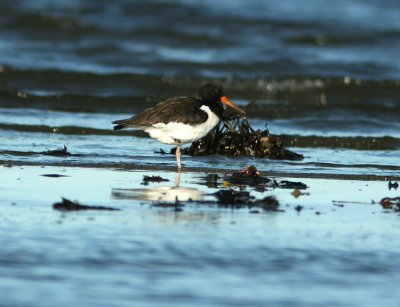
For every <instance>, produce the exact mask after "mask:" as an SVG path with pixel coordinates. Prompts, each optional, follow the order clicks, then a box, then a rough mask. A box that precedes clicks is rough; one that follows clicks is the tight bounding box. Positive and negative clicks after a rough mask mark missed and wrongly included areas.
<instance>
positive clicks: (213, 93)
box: [199, 83, 224, 102]
mask: <svg viewBox="0 0 400 307" xmlns="http://www.w3.org/2000/svg"><path fill="white" fill-rule="evenodd" d="M199 96H200V97H201V98H202V99H203V100H204V101H207V102H216V101H221V97H223V96H224V89H223V87H222V86H221V85H218V84H215V83H207V84H204V85H203V86H202V87H201V88H200V90H199Z"/></svg>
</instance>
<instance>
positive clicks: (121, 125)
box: [112, 119, 129, 130]
mask: <svg viewBox="0 0 400 307" xmlns="http://www.w3.org/2000/svg"><path fill="white" fill-rule="evenodd" d="M112 123H113V124H114V125H115V126H114V130H121V129H124V128H126V127H128V126H129V124H128V120H127V119H121V120H115V121H113V122H112Z"/></svg>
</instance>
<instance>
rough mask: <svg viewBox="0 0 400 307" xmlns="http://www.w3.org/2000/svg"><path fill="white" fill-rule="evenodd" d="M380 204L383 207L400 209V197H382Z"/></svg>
mask: <svg viewBox="0 0 400 307" xmlns="http://www.w3.org/2000/svg"><path fill="white" fill-rule="evenodd" d="M380 204H381V206H382V208H383V209H393V210H394V211H400V197H393V198H391V197H385V198H382V200H381V201H380Z"/></svg>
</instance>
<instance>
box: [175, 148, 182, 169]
mask: <svg viewBox="0 0 400 307" xmlns="http://www.w3.org/2000/svg"><path fill="white" fill-rule="evenodd" d="M176 162H177V163H178V171H181V169H182V164H181V146H179V145H178V146H176Z"/></svg>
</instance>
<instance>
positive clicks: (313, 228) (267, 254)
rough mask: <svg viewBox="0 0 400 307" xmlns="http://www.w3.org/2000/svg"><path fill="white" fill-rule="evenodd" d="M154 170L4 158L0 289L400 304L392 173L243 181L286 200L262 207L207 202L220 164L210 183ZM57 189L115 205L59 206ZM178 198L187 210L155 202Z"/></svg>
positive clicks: (18, 301)
mask: <svg viewBox="0 0 400 307" xmlns="http://www.w3.org/2000/svg"><path fill="white" fill-rule="evenodd" d="M45 174H60V175H63V177H58V178H55V177H48V176H43V175H45ZM146 174H151V172H149V171H126V170H113V169H92V168H74V167H66V168H64V167H50V166H47V167H36V166H34V167H32V166H24V167H11V168H9V167H4V168H3V169H2V177H3V176H4V177H3V178H7V181H6V182H5V183H4V182H3V183H2V187H1V195H2V197H1V203H2V212H1V215H0V229H1V232H2V233H3V234H7V235H4V236H2V238H1V240H0V241H1V245H2V249H1V252H0V262H1V263H2V267H1V269H0V271H1V276H2V278H1V283H0V287H1V288H2V289H3V293H4V294H3V296H2V301H3V302H12V303H13V304H15V305H36V304H37V298H38V297H40V296H42V295H45V297H46V301H45V302H40V305H42V306H54V305H61V306H70V305H77V304H85V305H89V306H93V305H97V304H100V305H121V306H129V305H131V304H132V302H134V303H135V304H138V305H144V306H146V305H153V304H155V305H162V306H174V305H176V304H180V305H192V304H195V305H211V306H213V305H243V304H244V305H248V304H250V305H254V306H263V305H265V302H269V303H270V304H272V305H289V304H294V305H297V306H320V305H336V306H348V304H349V301H351V304H352V305H355V306H376V305H381V304H384V305H385V306H396V304H397V302H398V298H399V297H398V294H397V291H396V289H397V284H398V282H399V273H400V268H399V266H398V264H397V261H396V258H397V256H398V237H399V234H400V220H399V218H400V216H399V213H398V212H394V211H393V210H391V209H386V210H385V209H383V208H382V207H381V206H380V205H379V201H380V200H381V199H382V198H383V197H386V196H391V197H394V196H396V195H398V192H397V191H395V190H391V191H389V189H388V185H387V182H383V181H362V180H355V181H351V180H333V179H307V178H302V179H301V181H302V182H303V183H305V184H307V186H309V188H308V189H306V190H302V193H303V194H302V195H296V194H295V193H293V189H279V188H277V189H269V188H267V189H266V190H265V191H257V189H256V188H252V187H242V188H243V189H244V190H246V191H249V192H250V194H251V195H253V196H254V197H256V198H262V197H265V196H266V195H269V196H274V197H275V198H276V199H277V200H279V202H280V206H279V209H280V210H278V211H266V210H262V209H255V208H252V209H249V208H246V207H244V208H241V209H235V208H234V207H232V208H229V207H228V208H226V207H223V206H218V205H217V204H216V203H214V205H210V204H209V203H205V204H202V202H203V201H212V200H213V201H216V198H215V196H213V195H212V193H214V192H216V191H218V190H219V189H220V188H222V187H223V184H224V183H223V180H224V178H225V177H224V175H223V174H219V177H218V179H217V180H216V181H214V182H213V185H214V186H213V187H210V186H209V184H208V185H207V180H206V177H207V175H208V174H205V173H201V172H196V173H184V174H182V178H181V186H180V187H175V183H174V180H175V174H174V173H173V172H159V171H157V172H156V174H157V175H160V176H161V177H163V178H165V179H169V182H161V183H149V184H148V185H143V184H142V183H143V176H144V175H146ZM275 179H276V180H284V179H288V178H275ZM231 188H232V187H231ZM61 197H66V198H69V199H72V200H79V201H80V202H81V203H83V204H86V205H96V206H106V207H112V208H116V209H120V211H97V210H92V211H90V210H85V211H76V212H59V211H56V210H53V208H52V206H51V205H52V204H53V203H54V202H58V201H59V200H60V199H61ZM176 197H178V198H179V199H180V200H181V201H183V203H184V205H183V206H182V208H181V210H179V211H177V210H176V208H174V207H173V206H172V207H159V206H156V204H157V203H158V202H161V201H162V202H165V203H168V202H169V203H174V201H175V198H176ZM189 199H192V200H193V201H192V202H185V201H187V200H189ZM197 201H198V202H197ZM349 275H351V277H350V276H349ZM32 283H34V285H32ZM382 285H384V286H382ZM21 289H26V290H25V291H23V293H21ZM228 290H229V295H227V292H226V291H228ZM366 292H368V294H366Z"/></svg>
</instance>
